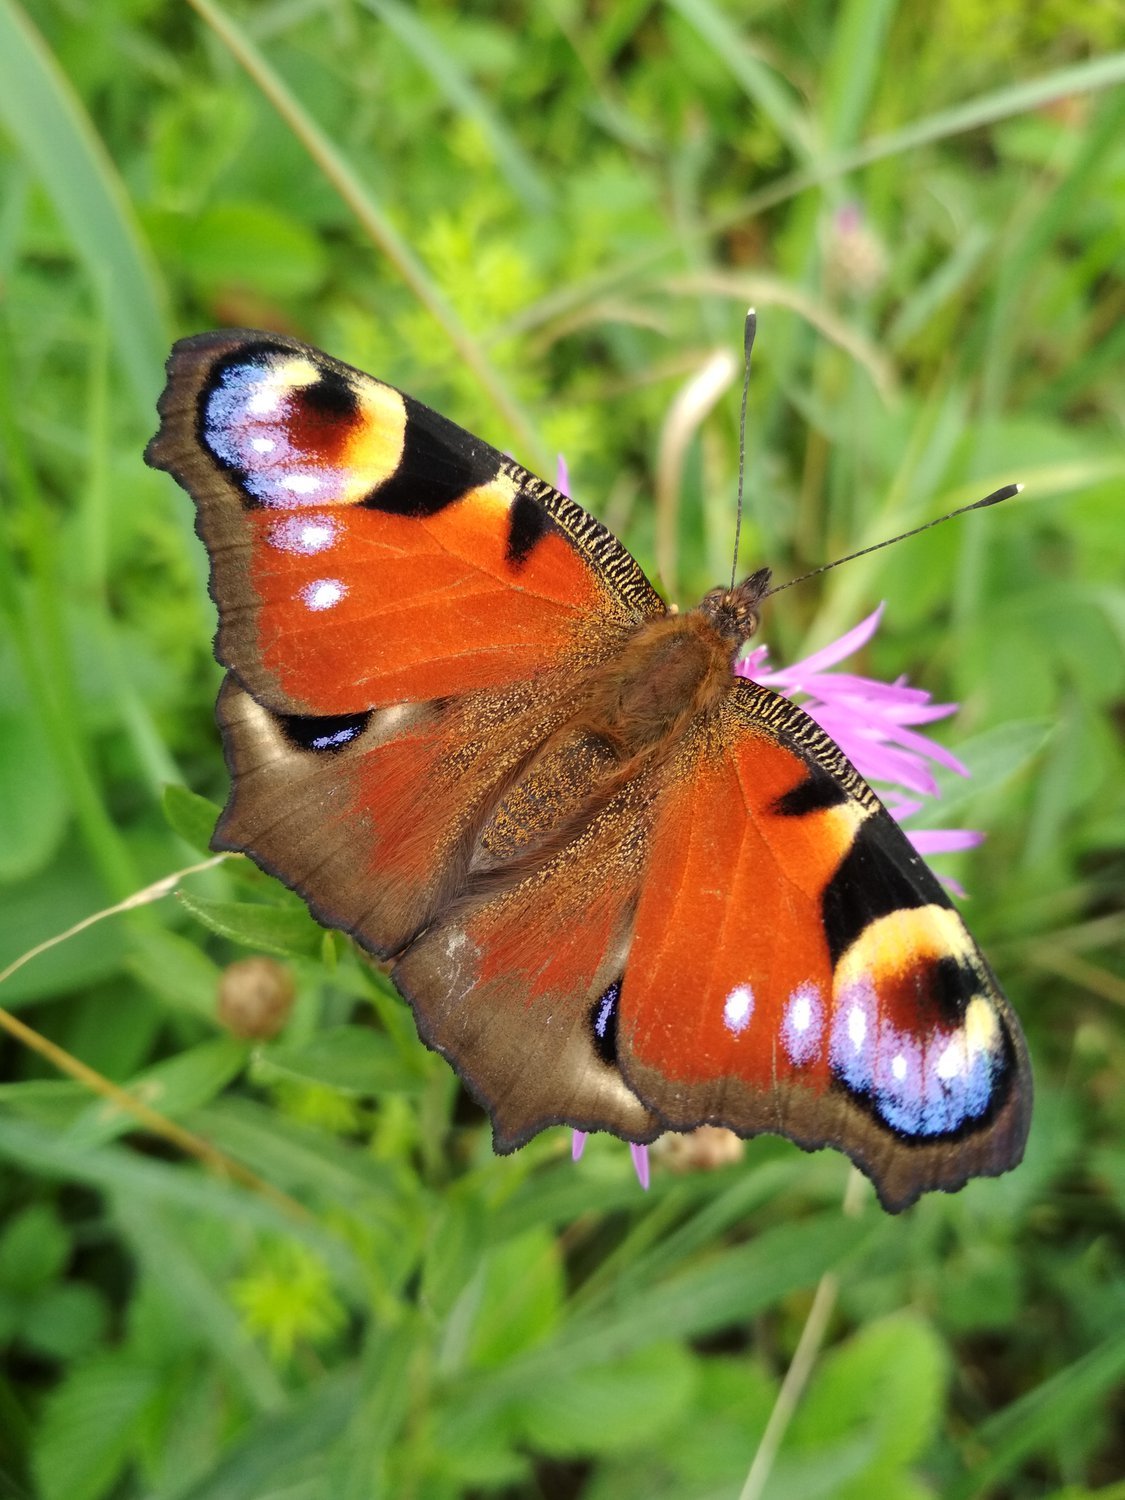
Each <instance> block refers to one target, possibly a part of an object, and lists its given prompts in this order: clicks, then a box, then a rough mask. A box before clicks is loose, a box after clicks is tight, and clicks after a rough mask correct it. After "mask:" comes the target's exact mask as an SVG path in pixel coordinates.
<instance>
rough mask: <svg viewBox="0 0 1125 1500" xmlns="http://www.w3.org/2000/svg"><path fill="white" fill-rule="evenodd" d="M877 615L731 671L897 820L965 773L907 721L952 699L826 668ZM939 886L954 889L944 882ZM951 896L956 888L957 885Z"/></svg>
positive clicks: (944, 841)
mask: <svg viewBox="0 0 1125 1500" xmlns="http://www.w3.org/2000/svg"><path fill="white" fill-rule="evenodd" d="M563 475H564V477H565V471H563ZM882 616H883V606H882V605H881V604H880V606H879V608H878V609H876V610H875V611H874V612H873V613H872V614H870V615H868V617H867V618H866V620H862V621H861V622H860V623H859V624H858V625H856V626H855V627H854V628H853V629H852V630H849V631H847V632H846V634H844V635H842V636H841V637H840V638H839V640H837V641H833V642H832V644H831V645H829V646H825V647H823V648H822V649H821V650H820V651H814V652H813V654H812V655H811V656H806V657H805V659H804V660H803V661H798V662H794V663H793V665H792V666H789V667H782V668H781V669H780V670H778V671H768V670H764V668H765V665H766V658H767V656H768V655H769V647H768V646H756V647H755V648H754V649H753V650H752V651H750V652H749V653H748V654H747V655H746V656H745V657H744V658H743V659H742V660H741V661H740V662H739V663H738V664H737V665H736V667H735V671H736V672H737V673H738V675H739V676H740V677H749V678H752V679H753V680H754V681H755V682H760V683H762V684H763V685H765V686H766V687H772V688H775V689H776V690H777V691H778V692H779V693H782V694H784V695H785V697H787V698H799V699H800V700H801V707H802V708H803V709H804V710H805V712H806V713H807V714H809V715H810V717H811V718H813V719H815V720H816V722H817V723H818V724H819V725H820V727H821V728H822V729H823V730H824V731H825V732H826V733H827V734H830V735H831V736H832V738H833V739H834V740H835V741H836V743H837V744H838V745H839V746H840V748H841V749H842V750H843V752H844V754H845V755H846V756H847V757H848V759H849V760H850V761H851V762H852V763H853V764H854V765H855V767H856V769H857V770H858V771H859V773H860V774H861V775H862V776H863V777H864V778H865V779H866V780H868V781H870V782H872V783H873V784H875V786H876V788H877V789H878V790H879V792H880V795H881V796H882V798H883V801H884V802H885V803H886V805H887V808H888V810H889V811H890V812H891V813H892V815H893V816H894V817H895V818H897V819H899V821H901V820H902V819H903V818H907V817H909V816H911V814H913V813H916V812H917V811H918V810H919V809H920V808H921V807H922V806H923V801H922V799H923V798H925V797H936V796H938V795H939V792H938V785H937V782H936V780H935V779H934V775H933V772H932V771H931V769H930V765H931V764H934V765H939V766H945V767H946V768H947V769H948V770H950V771H956V772H957V774H958V775H960V776H967V775H968V774H969V772H968V770H967V768H966V767H965V766H963V765H962V764H961V762H960V761H959V760H958V759H957V757H956V756H955V755H953V754H951V753H950V751H948V750H946V749H945V748H944V746H942V745H939V744H937V742H936V741H934V740H931V739H929V738H928V737H927V736H926V735H924V734H920V733H918V731H917V729H916V728H914V727H913V726H915V725H919V724H932V723H933V722H934V721H935V720H936V719H946V718H948V717H949V715H950V714H953V713H956V711H957V705H956V704H955V703H932V702H931V701H930V695H929V693H927V692H925V691H924V690H923V689H922V688H915V687H911V686H910V685H909V684H908V683H907V681H906V679H905V678H904V677H900V678H898V679H897V680H896V681H895V682H879V681H877V680H876V679H875V678H873V677H861V676H858V675H857V674H855V673H851V672H834V671H831V670H830V669H831V668H833V667H835V666H838V665H839V663H840V662H842V661H843V660H844V659H845V658H846V657H848V656H851V655H852V653H853V652H855V651H858V650H859V649H860V647H861V646H865V645H866V644H867V642H868V641H869V640H870V639H871V637H872V636H873V635H874V634H875V632H876V630H877V629H878V628H879V621H880V620H881V619H882ZM907 837H908V838H909V839H910V842H911V843H912V844H913V845H914V847H915V848H916V849H917V850H918V852H919V854H943V853H946V852H948V851H950V850H954V849H969V848H971V847H972V846H973V845H974V844H979V843H980V841H981V838H982V837H983V835H981V834H979V833H974V832H972V831H971V830H969V829H964V828H957V829H945V830H941V829H930V830H915V829H911V830H907ZM947 884H949V885H951V886H953V888H954V889H955V890H958V888H957V887H956V885H954V883H953V882H952V881H948V882H947ZM958 894H964V893H963V892H961V891H960V890H958ZM585 1145H586V1133H585V1132H584V1131H581V1130H576V1131H574V1133H573V1141H572V1147H571V1155H572V1157H573V1159H574V1160H575V1161H577V1160H578V1159H579V1157H580V1156H581V1155H582V1152H583V1150H584V1149H585ZM629 1149H630V1151H631V1152H632V1155H633V1167H634V1170H635V1171H636V1174H637V1177H638V1179H639V1181H640V1184H641V1186H642V1187H643V1188H647V1187H648V1182H649V1164H648V1148H647V1147H646V1146H637V1145H630V1148H629Z"/></svg>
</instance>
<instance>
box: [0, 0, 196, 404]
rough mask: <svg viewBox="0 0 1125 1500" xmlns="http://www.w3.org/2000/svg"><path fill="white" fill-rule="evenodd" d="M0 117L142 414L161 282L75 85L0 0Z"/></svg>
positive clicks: (161, 346)
mask: <svg viewBox="0 0 1125 1500" xmlns="http://www.w3.org/2000/svg"><path fill="white" fill-rule="evenodd" d="M0 120H2V121H3V123H4V126H5V128H6V129H7V130H8V131H10V132H11V134H12V136H13V137H14V139H15V140H16V141H18V143H19V145H20V147H21V149H22V150H23V152H24V153H25V154H26V156H27V158H28V160H29V162H31V163H32V165H33V166H34V168H35V170H36V172H37V173H38V174H39V177H40V179H41V180H42V182H43V185H44V187H45V188H46V189H47V192H48V193H49V194H50V197H51V201H52V202H53V204H54V206H55V211H56V212H57V213H58V216H59V218H60V220H61V221H62V223H63V224H64V225H65V227H66V229H67V232H68V234H69V236H70V242H71V245H72V246H73V248H74V253H75V255H76V256H78V257H79V258H80V259H81V260H83V261H85V263H86V269H87V271H88V273H89V276H90V279H91V281H92V282H93V283H94V286H95V287H96V288H97V290H98V293H99V295H100V297H101V299H102V302H103V305H104V308H105V320H106V323H107V325H108V326H109V327H110V328H111V329H112V330H113V338H114V341H115V343H116V345H117V349H118V353H119V355H120V357H121V361H122V363H123V365H124V367H125V371H126V374H127V375H128V377H129V379H130V381H131V382H132V386H133V391H134V395H135V397H136V400H137V407H138V409H139V410H140V411H142V412H144V414H145V416H146V418H147V415H148V413H149V412H150V411H151V409H152V403H153V401H154V400H155V398H156V393H157V390H158V388H159V383H160V370H161V365H162V362H163V358H164V353H165V349H166V345H167V335H166V332H165V328H166V321H165V309H164V294H163V288H162V286H161V284H160V282H159V280H158V278H157V275H156V272H155V269H154V267H153V263H152V260H151V258H150V256H149V252H148V247H147V246H146V245H145V243H144V241H143V239H142V237H141V234H140V231H139V229H138V227H137V220H136V216H135V214H134V211H133V207H132V204H131V203H130V201H129V198H128V195H127V194H126V192H125V188H124V186H123V184H122V182H121V179H120V177H119V176H118V174H117V169H116V167H115V166H114V164H113V161H112V160H111V159H110V156H109V153H108V152H107V151H106V149H105V146H104V144H103V142H102V140H101V137H100V136H99V135H98V134H97V132H96V131H95V130H94V128H93V126H92V125H91V123H90V119H89V117H88V116H87V114H86V112H85V109H84V108H83V104H82V101H81V100H80V99H79V97H78V95H77V94H76V93H75V91H74V87H73V85H72V84H71V82H70V80H69V79H68V78H67V77H66V76H65V74H64V73H63V72H62V70H61V68H60V67H59V66H58V64H57V62H56V61H55V59H54V57H53V56H52V55H51V53H50V52H49V51H48V50H47V47H46V46H45V45H44V43H43V39H42V37H41V36H40V35H39V33H38V32H37V31H35V30H34V28H33V27H32V25H31V23H30V21H29V20H28V19H27V17H26V16H25V15H24V14H23V12H22V11H21V10H20V9H19V7H18V6H16V5H15V4H13V3H11V0H0Z"/></svg>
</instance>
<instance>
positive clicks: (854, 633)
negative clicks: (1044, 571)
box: [735, 604, 983, 854]
mask: <svg viewBox="0 0 1125 1500" xmlns="http://www.w3.org/2000/svg"><path fill="white" fill-rule="evenodd" d="M882 617H883V606H882V605H881V604H880V606H879V608H878V609H876V610H874V611H873V613H871V614H869V615H868V616H867V619H866V620H862V621H860V623H859V624H858V625H856V626H855V627H854V628H853V629H852V630H849V631H848V632H847V633H846V634H845V635H842V636H841V637H840V639H839V640H838V641H833V642H832V644H831V645H830V646H825V647H824V648H823V649H822V650H820V651H814V652H813V654H812V656H806V657H805V659H804V661H798V662H794V663H793V665H792V666H791V667H783V668H781V670H780V671H777V672H768V671H762V667H763V666H764V665H765V661H766V657H767V655H768V654H769V647H768V646H756V647H755V648H754V650H753V651H751V652H749V653H748V654H747V655H746V656H745V657H744V658H743V659H742V661H740V662H739V663H738V664H737V666H736V667H735V671H736V672H737V673H738V675H739V676H740V677H750V678H753V680H754V681H755V682H760V683H762V684H763V685H764V686H766V687H772V688H776V689H777V691H778V692H779V693H783V694H784V695H785V696H786V697H787V698H796V697H797V696H798V694H800V695H801V697H802V698H803V699H804V701H803V702H802V703H801V707H802V708H803V709H804V710H805V712H806V713H807V714H808V715H809V716H810V717H811V718H814V719H815V720H816V722H817V723H818V724H819V725H820V727H821V728H822V729H823V730H824V731H825V732H826V733H827V734H830V735H831V736H832V738H833V739H834V740H835V741H836V743H837V744H838V745H839V746H840V749H841V750H843V752H844V754H845V755H846V756H847V757H848V759H849V760H850V761H851V762H852V764H853V765H854V766H855V768H856V770H857V771H859V773H860V775H861V776H863V777H865V778H866V780H868V781H870V782H872V783H873V784H874V785H875V786H876V787H881V789H882V790H881V796H882V798H883V801H884V802H885V803H886V805H887V808H888V810H889V811H890V812H891V813H892V814H893V815H894V816H895V817H896V818H897V819H898V820H899V821H900V822H901V821H902V820H903V819H904V818H908V817H910V816H911V814H913V813H916V812H918V810H919V809H920V808H921V807H922V802H921V801H920V800H919V799H920V798H922V797H936V796H938V795H939V792H938V785H937V782H936V781H935V780H934V776H933V773H932V772H931V770H930V768H929V766H928V765H927V761H933V762H934V763H935V764H936V765H939V766H945V767H946V768H947V769H948V770H950V771H956V772H957V774H958V775H959V776H968V774H969V772H968V769H967V768H966V767H965V766H964V765H962V763H961V762H960V761H959V760H958V759H957V757H956V756H955V755H953V754H952V753H951V752H950V751H948V750H946V749H945V747H944V746H943V745H939V744H938V743H937V742H936V741H935V740H931V739H928V738H927V737H926V735H924V734H918V733H916V731H915V730H913V729H912V728H910V726H911V725H913V724H932V723H933V722H934V720H935V719H947V718H948V717H949V715H950V714H954V713H956V712H957V704H956V703H931V702H930V695H929V693H927V692H926V691H925V690H924V689H923V688H914V687H910V686H909V684H908V683H907V681H906V678H905V677H900V678H898V679H897V681H895V682H878V681H877V680H876V679H875V678H873V677H859V676H856V675H855V674H854V673H851V672H831V671H829V670H828V669H829V668H830V667H834V666H836V665H837V664H838V663H839V662H842V661H843V660H844V659H845V657H848V656H851V654H852V652H853V651H858V650H859V648H860V647H861V646H866V644H867V642H868V641H869V640H870V639H871V637H872V636H873V635H874V634H875V632H876V630H878V628H879V621H880V620H881V619H882ZM907 837H908V838H909V839H910V842H911V843H912V844H913V845H914V847H915V849H917V850H918V852H919V854H944V853H946V852H948V851H949V850H952V849H971V848H972V846H973V845H974V844H979V843H980V841H981V838H982V837H983V835H981V834H979V833H973V832H971V831H970V830H968V829H960V828H958V829H948V830H938V829H933V830H921V829H918V830H908V831H907Z"/></svg>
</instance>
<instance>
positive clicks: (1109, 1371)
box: [946, 1328, 1125, 1500]
mask: <svg viewBox="0 0 1125 1500" xmlns="http://www.w3.org/2000/svg"><path fill="white" fill-rule="evenodd" d="M1122 1377H1125V1330H1122V1329H1121V1328H1114V1329H1113V1330H1112V1331H1111V1332H1110V1333H1109V1335H1108V1337H1107V1338H1105V1339H1103V1340H1102V1342H1101V1343H1099V1344H1096V1345H1095V1346H1094V1348H1093V1349H1091V1350H1090V1352H1089V1353H1088V1354H1084V1355H1083V1356H1082V1357H1081V1358H1080V1359H1076V1360H1073V1361H1072V1362H1071V1363H1070V1364H1068V1365H1064V1366H1063V1367H1062V1368H1061V1369H1058V1370H1056V1371H1055V1372H1054V1373H1053V1374H1051V1375H1049V1376H1048V1377H1047V1379H1045V1380H1042V1381H1040V1382H1039V1384H1038V1385H1036V1386H1033V1387H1032V1389H1031V1390H1029V1391H1028V1392H1027V1394H1026V1395H1024V1396H1020V1397H1019V1398H1017V1400H1015V1401H1013V1402H1012V1403H1011V1404H1010V1405H1009V1406H1006V1407H1005V1408H1004V1410H1003V1411H1000V1412H997V1413H996V1415H995V1416H992V1417H989V1418H988V1419H987V1420H986V1421H984V1422H982V1423H981V1424H980V1426H979V1427H978V1428H977V1429H976V1430H975V1431H974V1433H973V1449H974V1451H975V1452H976V1453H977V1454H978V1455H979V1454H980V1452H981V1449H983V1450H984V1454H983V1456H978V1457H977V1458H976V1460H975V1462H974V1463H973V1467H972V1471H971V1473H968V1474H966V1475H965V1476H964V1477H963V1478H962V1479H960V1480H959V1481H958V1482H957V1483H956V1484H951V1485H949V1486H948V1488H947V1491H946V1496H947V1500H976V1497H977V1496H980V1495H988V1494H994V1493H995V1492H996V1490H997V1488H998V1487H999V1486H1000V1485H1001V1484H1002V1483H1003V1481H1004V1480H1005V1479H1006V1478H1007V1477H1008V1476H1010V1475H1012V1474H1014V1473H1015V1471H1016V1470H1017V1469H1018V1468H1019V1466H1020V1465H1021V1464H1023V1463H1024V1462H1025V1460H1026V1459H1028V1458H1029V1457H1030V1456H1031V1455H1032V1454H1034V1453H1043V1452H1045V1451H1047V1450H1049V1449H1051V1448H1053V1447H1054V1445H1055V1444H1056V1443H1057V1442H1060V1441H1063V1440H1064V1439H1065V1436H1066V1434H1067V1433H1068V1432H1070V1431H1071V1430H1072V1429H1073V1428H1074V1427H1075V1426H1077V1425H1078V1424H1080V1423H1082V1422H1084V1421H1086V1420H1088V1419H1090V1418H1091V1417H1096V1416H1097V1415H1098V1414H1099V1412H1100V1409H1101V1408H1102V1406H1103V1403H1105V1402H1108V1401H1110V1400H1111V1399H1112V1397H1113V1395H1114V1393H1115V1392H1119V1391H1120V1387H1121V1380H1122Z"/></svg>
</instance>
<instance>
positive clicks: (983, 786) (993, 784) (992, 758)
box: [906, 719, 1058, 827]
mask: <svg viewBox="0 0 1125 1500" xmlns="http://www.w3.org/2000/svg"><path fill="white" fill-rule="evenodd" d="M1057 727H1058V726H1057V724H1056V723H1055V721H1054V720H1053V719H1016V720H1012V721H1010V722H1008V723H1007V724H999V725H997V727H996V728H995V729H987V730H985V731H984V732H983V733H981V734H977V735H973V736H972V737H971V738H970V739H967V740H961V741H959V742H958V743H957V744H956V745H955V746H954V747H953V749H954V753H955V754H956V756H957V758H958V760H962V761H964V763H965V765H966V766H967V767H968V770H969V776H968V778H967V779H966V778H965V777H964V776H958V775H957V774H956V773H955V772H953V771H947V770H945V769H944V768H943V767H941V766H938V767H936V768H935V769H934V776H935V780H936V781H937V784H938V790H939V798H940V800H939V801H937V802H932V801H927V803H926V806H925V808H924V809H923V810H922V811H921V812H920V813H916V814H915V816H914V817H913V818H910V819H907V820H906V824H907V827H910V826H911V824H913V823H925V824H926V825H927V826H930V825H932V824H933V823H934V821H935V820H938V821H940V823H941V826H942V827H950V826H952V824H954V823H955V822H956V821H957V819H958V818H959V817H960V816H961V814H962V812H963V810H964V809H965V808H967V807H971V806H973V804H974V803H976V802H977V799H978V798H981V797H985V796H987V795H988V794H989V793H991V792H995V791H997V790H998V789H999V788H1000V787H1002V786H1003V785H1004V784H1005V783H1006V782H1008V781H1010V780H1011V779H1012V778H1013V777H1014V776H1017V775H1018V774H1019V773H1020V772H1021V771H1023V770H1025V769H1026V767H1027V766H1029V765H1030V764H1031V763H1032V762H1033V761H1034V760H1035V758H1036V756H1037V755H1038V754H1039V752H1040V751H1041V750H1042V749H1043V746H1044V745H1045V744H1046V743H1047V741H1048V740H1049V739H1050V737H1051V735H1052V734H1054V732H1055V730H1056V728H1057Z"/></svg>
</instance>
